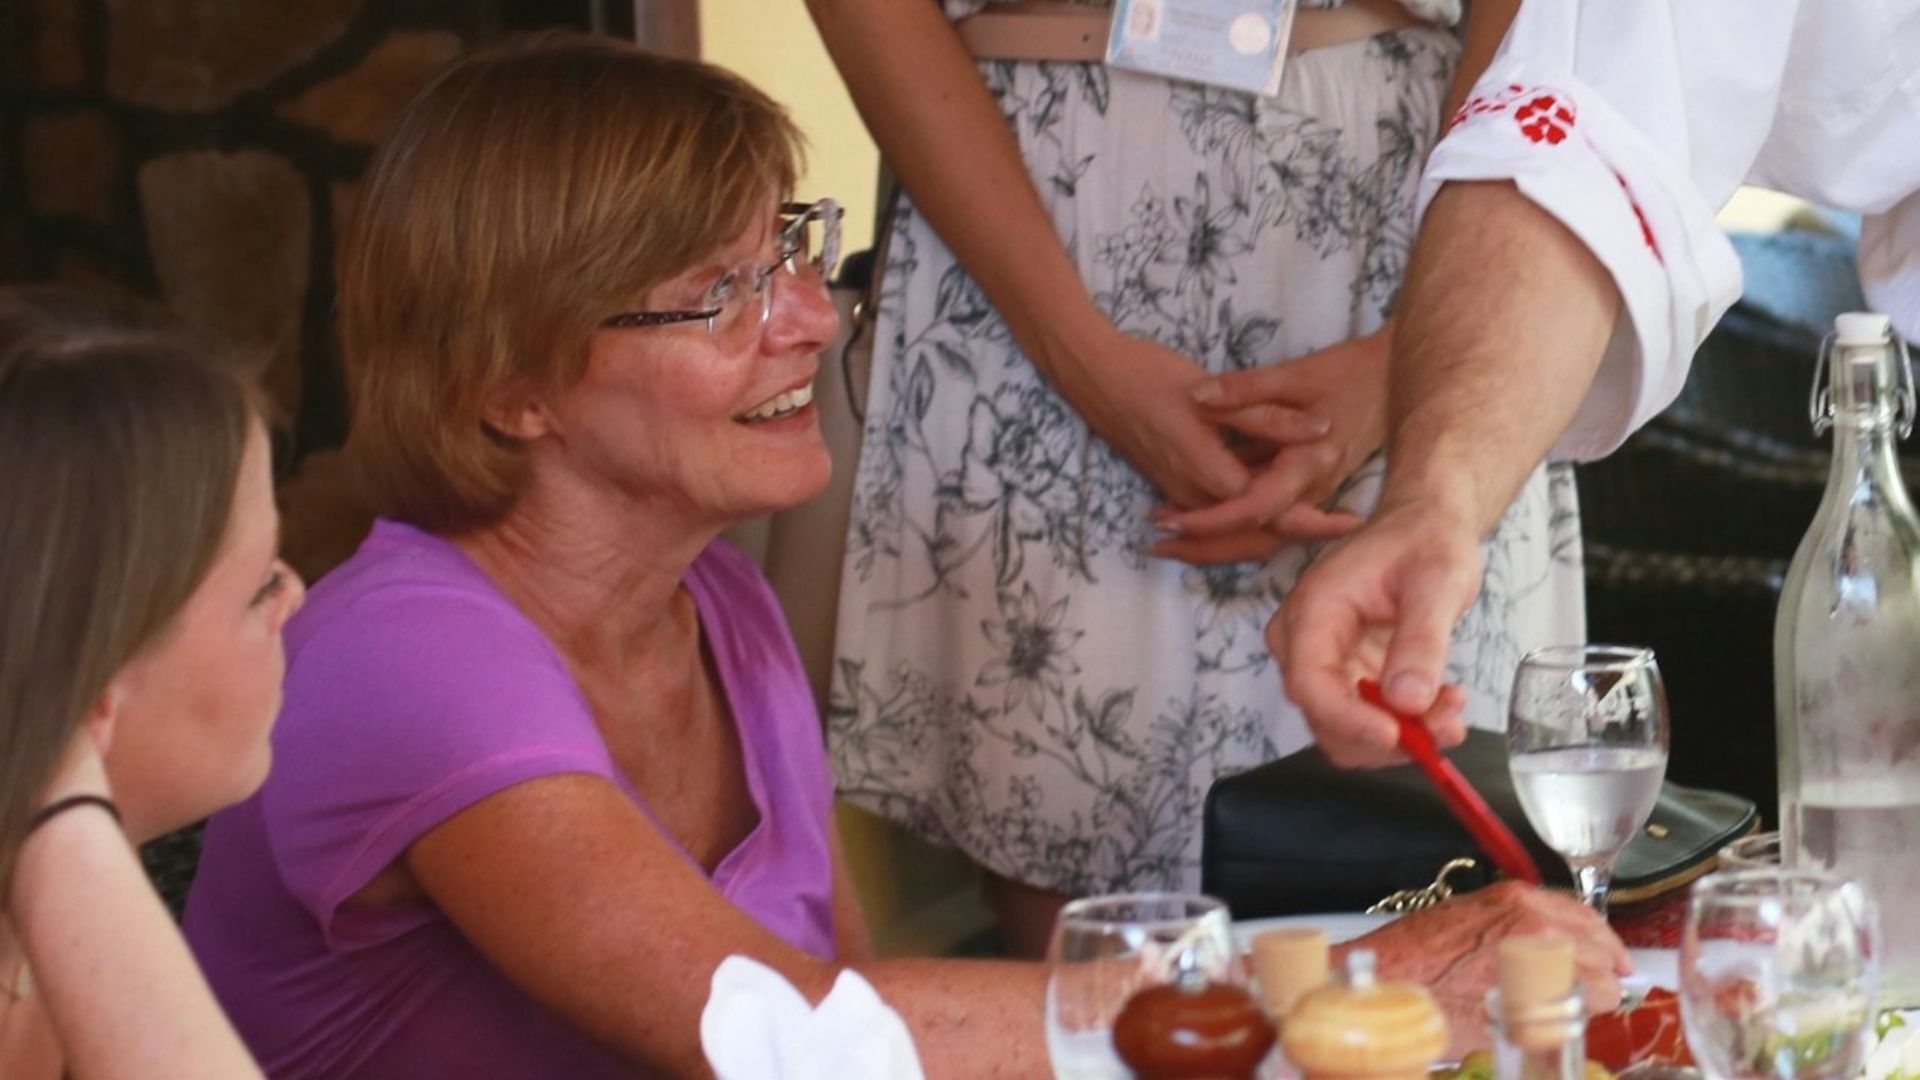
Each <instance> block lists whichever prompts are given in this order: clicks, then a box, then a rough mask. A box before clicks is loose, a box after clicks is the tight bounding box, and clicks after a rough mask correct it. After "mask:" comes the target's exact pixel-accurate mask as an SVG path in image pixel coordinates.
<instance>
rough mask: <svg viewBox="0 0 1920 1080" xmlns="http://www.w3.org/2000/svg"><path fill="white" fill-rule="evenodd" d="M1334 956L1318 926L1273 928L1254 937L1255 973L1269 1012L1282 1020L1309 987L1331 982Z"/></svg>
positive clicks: (1322, 931) (1324, 934) (1324, 932)
mask: <svg viewBox="0 0 1920 1080" xmlns="http://www.w3.org/2000/svg"><path fill="white" fill-rule="evenodd" d="M1331 964H1332V957H1331V955H1330V953H1329V951H1328V948H1327V933H1326V931H1324V930H1321V929H1319V928H1318V927H1294V928H1288V929H1285V930H1269V931H1267V932H1266V933H1264V934H1261V935H1260V936H1259V937H1256V938H1254V939H1253V977H1254V979H1255V981H1257V982H1258V983H1259V985H1260V1000H1261V1003H1262V1004H1264V1005H1266V1007H1267V1013H1268V1015H1270V1016H1272V1017H1273V1018H1274V1019H1276V1020H1281V1019H1284V1018H1285V1017H1286V1015H1287V1014H1288V1013H1290V1012H1292V1011H1293V1007H1294V1006H1295V1005H1297V1004H1298V1003H1299V1001H1300V999H1301V998H1302V997H1304V996H1305V995H1306V994H1307V992H1308V991H1310V990H1317V989H1319V988H1320V987H1322V986H1325V985H1326V983H1327V978H1328V976H1329V974H1330V973H1331V967H1330V965H1331Z"/></svg>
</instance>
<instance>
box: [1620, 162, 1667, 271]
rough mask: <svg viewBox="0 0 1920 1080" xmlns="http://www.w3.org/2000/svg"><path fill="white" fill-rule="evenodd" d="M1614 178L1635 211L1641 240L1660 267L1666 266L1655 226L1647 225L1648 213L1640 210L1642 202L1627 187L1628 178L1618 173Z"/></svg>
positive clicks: (1665, 259)
mask: <svg viewBox="0 0 1920 1080" xmlns="http://www.w3.org/2000/svg"><path fill="white" fill-rule="evenodd" d="M1613 178H1614V180H1615V181H1616V182H1618V183H1619V185H1620V190H1621V191H1623V192H1625V193H1626V195H1627V206H1628V207H1629V208H1631V209H1632V210H1633V218H1634V220H1635V221H1638V222H1639V223H1640V239H1642V240H1644V241H1646V244H1647V250H1648V251H1651V252H1653V257H1654V258H1655V259H1656V260H1658V261H1659V263H1660V265H1662V266H1665V265H1666V263H1667V257H1666V256H1665V255H1662V254H1660V241H1658V240H1656V239H1654V237H1653V226H1652V225H1649V224H1648V223H1647V215H1646V212H1645V211H1643V210H1641V209H1640V200H1638V199H1636V198H1634V197H1633V189H1632V188H1631V187H1628V186H1627V178H1626V177H1624V176H1621V175H1620V174H1619V173H1618V172H1616V173H1614V174H1613Z"/></svg>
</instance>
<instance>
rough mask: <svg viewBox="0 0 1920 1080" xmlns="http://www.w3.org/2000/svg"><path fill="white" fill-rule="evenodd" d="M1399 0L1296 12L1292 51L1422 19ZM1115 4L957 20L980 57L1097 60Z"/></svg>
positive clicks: (1005, 11)
mask: <svg viewBox="0 0 1920 1080" xmlns="http://www.w3.org/2000/svg"><path fill="white" fill-rule="evenodd" d="M1422 21H1423V20H1421V19H1420V18H1419V17H1418V16H1416V15H1415V14H1413V13H1412V12H1411V11H1408V10H1407V9H1406V6H1405V5H1403V4H1401V3H1400V2H1399V0H1349V2H1348V3H1346V4H1342V5H1341V6H1339V7H1334V8H1303V9H1301V10H1300V11H1299V12H1297V13H1295V15H1294V20H1293V35H1292V37H1290V38H1289V39H1288V40H1287V51H1288V52H1306V51H1307V50H1308V49H1323V48H1326V47H1327V46H1330V45H1346V44H1349V43H1351V42H1355V41H1364V40H1366V39H1367V38H1370V37H1373V36H1375V35H1377V34H1384V33H1387V32H1388V31H1390V30H1399V29H1402V28H1404V27H1408V26H1418V25H1421V24H1422ZM1112 23H1113V11H1112V9H1110V8H1096V7H1087V6H1085V5H1083V4H1070V3H1062V2H1060V0H1023V2H1020V3H1013V4H995V5H992V6H990V7H988V8H986V9H984V10H982V11H981V12H979V13H978V14H975V15H969V16H967V17H966V18H964V19H961V20H959V21H957V22H955V23H954V24H953V27H954V29H955V30H957V31H959V32H960V40H961V41H962V42H964V43H965V44H966V46H967V51H969V52H971V53H972V54H973V55H974V56H975V57H976V58H978V59H981V60H1066V61H1073V62H1076V63H1089V62H1091V63H1098V62H1099V61H1101V60H1104V59H1106V57H1107V31H1108V28H1109V27H1110V26H1111V25H1112Z"/></svg>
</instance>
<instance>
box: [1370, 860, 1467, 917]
mask: <svg viewBox="0 0 1920 1080" xmlns="http://www.w3.org/2000/svg"><path fill="white" fill-rule="evenodd" d="M1479 865H1480V864H1479V863H1477V862H1475V861H1473V860H1472V859H1450V860H1448V862H1447V865H1445V866H1443V867H1441V868H1440V873H1439V874H1438V875H1437V876H1436V877H1435V878H1434V879H1433V884H1431V885H1423V886H1421V887H1420V888H1418V889H1401V890H1400V891H1399V892H1397V893H1394V894H1393V895H1392V896H1389V897H1387V898H1386V899H1385V900H1382V901H1380V902H1379V903H1377V904H1375V905H1373V906H1372V907H1370V908H1368V909H1367V914H1369V915H1403V914H1405V913H1407V912H1409V911H1419V910H1420V909H1421V908H1430V907H1432V906H1433V905H1435V904H1438V903H1439V902H1440V901H1442V900H1445V899H1446V898H1447V897H1449V896H1452V895H1453V886H1452V885H1450V884H1448V883H1447V875H1449V874H1452V873H1454V872H1455V871H1458V870H1472V869H1475V868H1476V867H1478V866H1479Z"/></svg>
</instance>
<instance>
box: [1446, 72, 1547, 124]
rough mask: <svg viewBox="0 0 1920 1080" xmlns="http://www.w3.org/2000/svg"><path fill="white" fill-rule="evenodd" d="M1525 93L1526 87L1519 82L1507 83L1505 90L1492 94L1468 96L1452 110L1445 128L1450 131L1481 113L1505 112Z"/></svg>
mask: <svg viewBox="0 0 1920 1080" xmlns="http://www.w3.org/2000/svg"><path fill="white" fill-rule="evenodd" d="M1526 93H1527V88H1526V87H1524V86H1521V85H1520V84H1519V83H1508V84H1507V88H1506V89H1505V90H1503V91H1496V92H1495V93H1494V94H1493V95H1492V96H1486V95H1476V96H1474V97H1470V98H1468V99H1467V100H1466V101H1464V102H1462V103H1461V105H1460V107H1459V108H1458V109H1456V110H1454V114H1453V117H1452V119H1450V120H1448V121H1447V130H1448V131H1452V130H1453V129H1454V128H1456V127H1459V126H1460V125H1461V124H1463V123H1465V122H1467V121H1468V120H1470V119H1472V118H1474V117H1476V116H1480V115H1482V114H1483V113H1497V112H1506V111H1507V106H1509V105H1512V104H1513V103H1514V102H1515V101H1517V100H1519V99H1520V98H1522V97H1524V96H1525V95H1526Z"/></svg>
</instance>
